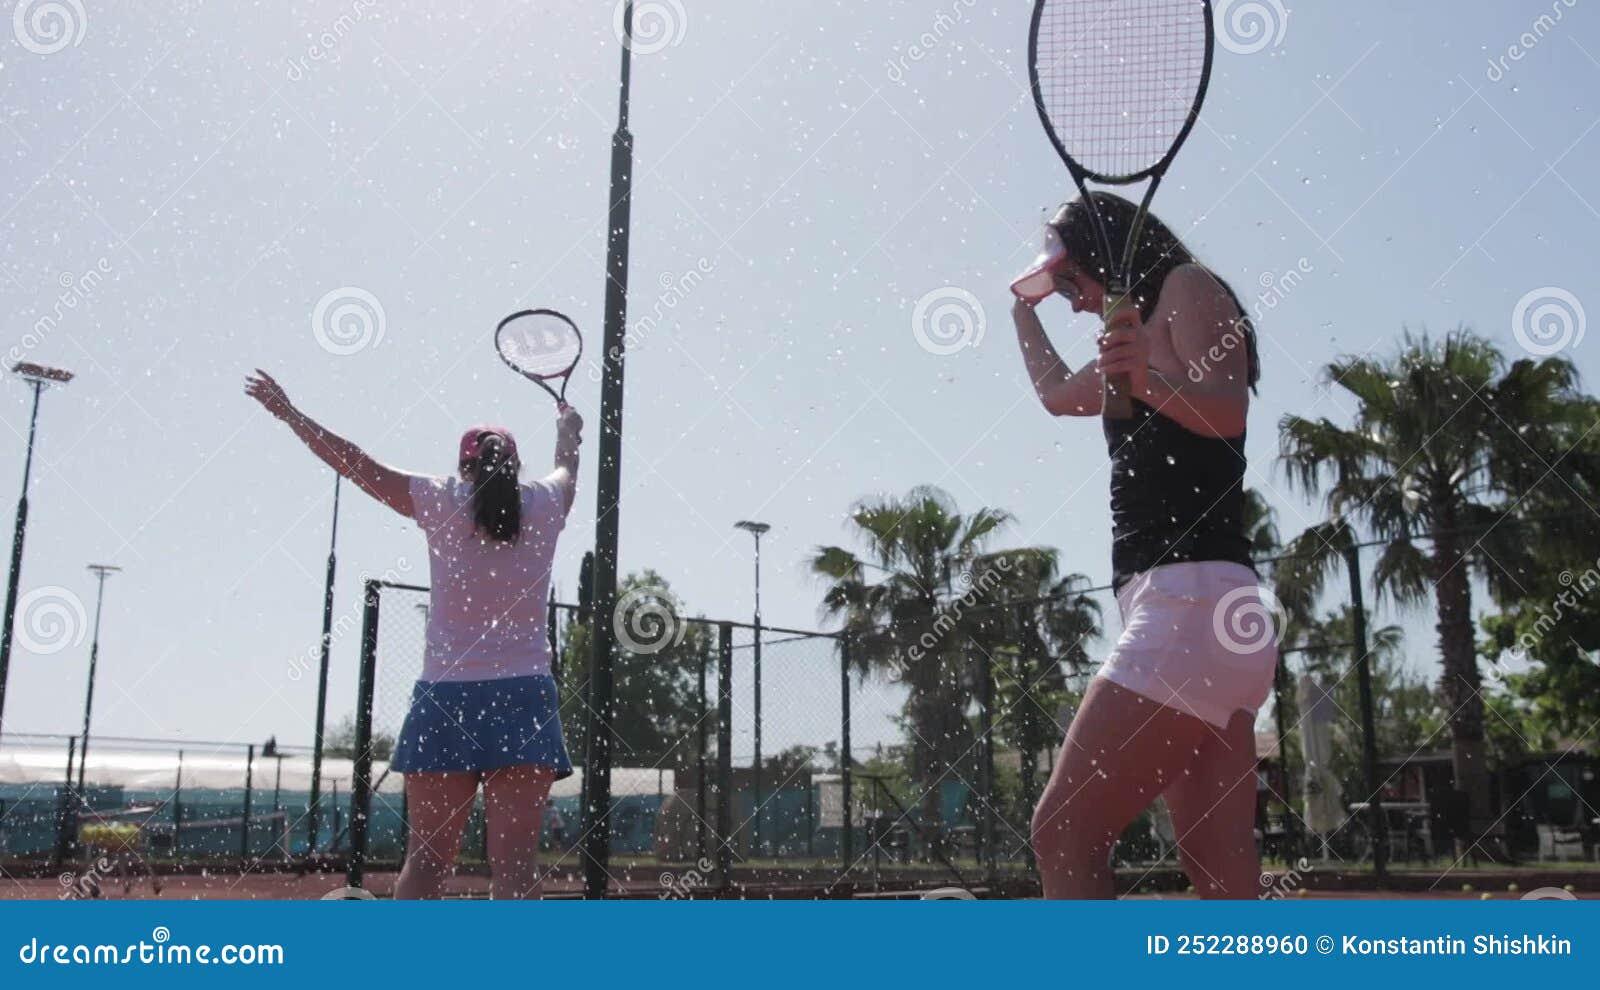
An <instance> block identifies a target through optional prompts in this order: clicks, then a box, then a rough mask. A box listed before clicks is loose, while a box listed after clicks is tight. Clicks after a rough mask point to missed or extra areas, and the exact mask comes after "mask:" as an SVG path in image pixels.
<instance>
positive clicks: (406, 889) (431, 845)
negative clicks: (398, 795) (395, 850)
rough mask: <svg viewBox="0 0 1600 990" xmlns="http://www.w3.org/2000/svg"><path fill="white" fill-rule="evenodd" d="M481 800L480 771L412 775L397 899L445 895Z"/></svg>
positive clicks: (407, 784)
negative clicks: (464, 835) (464, 833)
mask: <svg viewBox="0 0 1600 990" xmlns="http://www.w3.org/2000/svg"><path fill="white" fill-rule="evenodd" d="M477 796H478V775H477V774H475V773H408V774H406V818H407V824H408V832H407V841H406V865H405V867H404V868H403V869H401V870H400V880H399V882H397V883H396V884H395V888H394V896H395V897H396V898H397V899H402V900H421V899H434V898H438V897H439V896H441V895H442V894H443V893H444V881H445V877H447V876H448V875H449V874H450V869H451V867H453V866H455V862H456V853H457V852H459V851H460V850H461V830H462V829H463V828H464V827H465V826H466V824H467V816H469V815H470V814H472V802H473V801H474V800H475V799H476V798H477Z"/></svg>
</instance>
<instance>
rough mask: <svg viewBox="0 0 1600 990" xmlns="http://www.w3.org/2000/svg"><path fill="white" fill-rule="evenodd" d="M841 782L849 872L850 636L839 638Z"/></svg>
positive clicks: (843, 855)
mask: <svg viewBox="0 0 1600 990" xmlns="http://www.w3.org/2000/svg"><path fill="white" fill-rule="evenodd" d="M839 781H840V784H841V790H842V791H843V794H842V801H843V803H844V827H843V828H842V829H841V830H840V832H839V858H840V860H841V861H842V863H843V865H844V868H845V869H846V870H848V869H850V864H851V863H852V862H853V861H854V860H855V820H854V819H853V818H852V816H851V814H850V789H851V788H850V784H851V780H850V635H849V634H848V633H846V634H845V635H843V636H841V637H839Z"/></svg>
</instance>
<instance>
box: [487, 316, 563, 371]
mask: <svg viewBox="0 0 1600 990" xmlns="http://www.w3.org/2000/svg"><path fill="white" fill-rule="evenodd" d="M495 346H497V347H498V348H499V350H500V356H501V357H503V358H504V359H505V360H506V363H508V364H510V365H511V366H512V367H513V368H515V369H517V370H518V371H520V372H522V373H523V374H525V375H531V376H533V377H535V378H556V377H559V376H561V375H564V374H566V373H567V372H569V371H571V370H572V369H573V368H574V367H575V366H576V365H577V363H578V357H579V356H580V355H581V354H582V351H583V340H582V338H581V337H580V336H579V335H578V331H577V328H576V327H574V326H573V325H572V324H571V323H569V322H567V320H566V319H564V318H563V317H561V316H559V315H557V314H554V313H530V314H525V315H519V316H516V317H512V318H510V319H508V320H506V321H505V323H504V324H503V325H502V326H501V327H500V330H499V332H498V333H497V334H496V340H495Z"/></svg>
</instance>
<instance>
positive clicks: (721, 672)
mask: <svg viewBox="0 0 1600 990" xmlns="http://www.w3.org/2000/svg"><path fill="white" fill-rule="evenodd" d="M717 642H718V647H719V648H718V651H717V652H718V654H719V662H718V664H717V887H718V888H719V889H721V890H727V889H728V886H729V883H730V880H731V876H732V873H733V627H732V626H730V625H728V624H727V623H726V622H724V623H723V624H722V625H721V626H719V627H718V630H717Z"/></svg>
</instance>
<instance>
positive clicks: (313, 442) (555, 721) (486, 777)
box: [245, 369, 583, 898]
mask: <svg viewBox="0 0 1600 990" xmlns="http://www.w3.org/2000/svg"><path fill="white" fill-rule="evenodd" d="M245 392H246V393H247V394H249V395H250V396H251V397H252V398H254V399H256V400H257V401H259V402H260V403H261V404H262V405H263V406H264V407H266V409H267V411H268V412H270V413H272V414H273V415H274V416H276V417H278V418H279V419H281V420H283V421H284V422H285V423H287V424H288V426H289V428H290V429H292V430H293V431H294V432H295V435H296V436H298V437H299V438H300V439H301V440H302V441H304V442H305V444H306V446H307V447H309V448H311V452H312V453H314V454H316V455H317V456H318V457H320V458H321V459H322V460H323V461H324V462H326V463H327V464H328V465H329V466H330V467H332V468H333V469H334V470H335V471H337V472H339V474H341V475H342V476H344V477H345V478H348V479H350V481H351V482H353V483H354V484H355V485H356V486H357V487H358V488H360V489H361V490H362V491H364V492H366V493H367V494H368V495H371V496H372V497H373V498H375V499H377V500H378V501H380V502H382V503H383V504H384V505H387V506H388V507H389V508H391V509H393V510H394V511H396V512H398V513H400V514H401V515H402V516H405V517H407V518H409V519H414V520H416V522H417V525H418V526H419V527H420V528H421V529H422V531H423V533H424V535H426V537H427V540H428V560H429V570H430V577H431V581H430V584H431V592H430V599H431V604H430V607H429V609H428V633H427V652H426V656H425V658H424V661H423V671H422V676H421V678H419V679H418V681H417V683H416V687H415V689H414V690H413V693H412V699H411V708H410V711H409V712H408V714H407V715H406V721H405V727H404V728H403V729H402V730H401V732H400V738H399V740H398V741H397V743H396V746H395V754H394V759H393V762H392V767H393V769H395V770H398V771H399V772H401V773H403V774H404V775H405V780H406V807H407V816H408V819H409V829H410V832H409V842H408V845H407V854H406V863H405V867H404V869H403V870H402V871H401V873H400V880H399V883H398V884H397V885H396V887H395V896H396V897H400V898H429V897H438V896H440V894H441V893H442V891H443V888H444V882H445V878H446V877H447V876H448V875H449V873H450V870H451V868H452V867H453V866H454V864H455V858H456V853H457V852H458V850H459V849H460V846H461V833H462V830H463V827H464V826H465V825H466V821H467V816H468V814H469V813H470V812H471V811H472V805H473V802H474V800H475V799H476V797H477V791H478V785H479V784H480V783H481V784H482V785H483V790H484V806H485V809H486V811H487V816H488V829H489V843H488V844H489V862H490V868H491V870H492V872H493V881H492V883H491V887H490V893H491V896H493V897H496V898H507V897H509V898H522V897H536V896H538V894H539V890H540V876H539V866H538V854H539V830H540V824H541V819H542V817H543V814H544V806H545V799H546V797H547V796H548V794H549V791H550V785H551V784H552V783H554V782H555V781H556V780H558V779H560V778H562V777H566V776H570V775H571V773H572V761H571V760H570V759H569V758H568V756H567V750H566V745H565V743H564V742H563V741H562V737H561V721H560V717H559V703H558V698H557V694H556V683H555V680H554V679H553V678H552V677H551V674H550V659H551V658H550V644H549V640H548V638H547V635H546V631H545V620H546V605H545V600H546V596H547V594H548V592H549V587H550V567H551V561H552V560H553V559H554V557H555V548H556V536H557V534H558V533H559V532H560V531H561V528H562V526H563V524H564V523H565V522H566V517H567V511H568V510H569V509H570V508H571V507H572V499H573V495H574V489H575V485H576V480H577V474H578V448H579V444H580V442H581V437H580V434H581V431H582V428H583V420H582V419H581V418H580V417H579V416H578V414H577V413H576V412H574V411H573V409H572V408H571V407H570V406H562V407H561V409H560V411H559V414H558V420H557V426H556V449H555V469H554V470H553V471H551V472H550V474H548V475H546V476H545V477H544V478H543V479H541V480H538V481H534V482H530V483H519V482H518V480H517V475H518V472H519V471H520V470H521V461H520V459H519V458H518V455H517V444H516V439H515V438H514V437H512V435H511V433H510V432H509V431H507V430H505V429H504V428H502V427H498V426H475V427H473V428H471V429H469V430H467V431H466V433H464V434H462V437H461V444H460V449H459V451H458V456H457V459H456V463H457V468H458V471H457V476H456V477H452V478H431V477H425V476H421V475H412V474H407V473H405V472H403V471H399V470H396V469H394V468H391V467H387V466H385V465H383V464H379V463H378V462H377V461H375V460H373V459H372V458H371V457H369V456H368V455H367V454H366V453H365V452H364V451H362V450H361V449H360V448H359V447H357V446H356V445H355V444H353V443H351V442H350V441H348V440H345V439H343V438H341V437H339V436H336V435H334V434H333V433H331V432H329V431H328V430H326V429H324V428H323V427H321V426H319V425H317V424H316V423H315V422H313V421H312V420H311V419H310V418H309V417H307V416H306V415H305V414H304V413H302V412H300V411H299V410H298V409H296V408H295V406H294V404H293V403H291V402H290V401H289V397H288V396H287V395H286V394H285V393H284V391H283V388H282V387H281V386H279V385H278V383H277V382H276V381H274V380H273V379H272V377H271V376H270V375H268V374H267V373H266V372H264V371H260V370H259V369H258V370H257V372H256V374H255V375H254V376H251V377H249V378H247V379H246V382H245Z"/></svg>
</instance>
